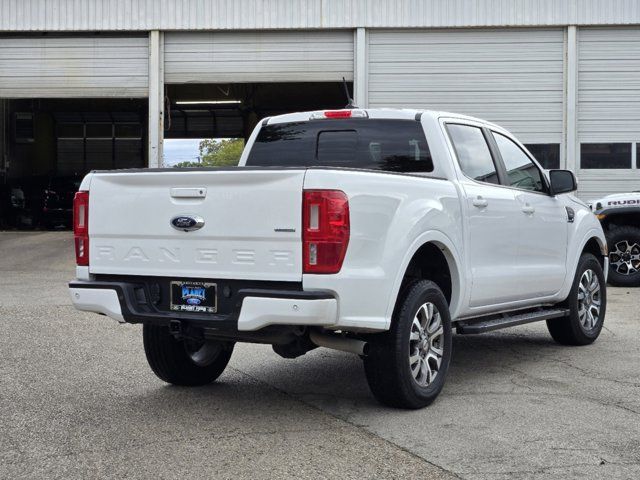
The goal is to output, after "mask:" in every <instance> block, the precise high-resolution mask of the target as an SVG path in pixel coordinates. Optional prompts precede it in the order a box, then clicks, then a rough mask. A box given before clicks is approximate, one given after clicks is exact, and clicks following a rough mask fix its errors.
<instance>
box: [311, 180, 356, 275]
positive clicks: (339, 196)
mask: <svg viewBox="0 0 640 480" xmlns="http://www.w3.org/2000/svg"><path fill="white" fill-rule="evenodd" d="M302 209H303V210H302V225H303V228H302V262H303V267H304V273H338V272H339V271H340V269H341V268H342V262H343V261H344V256H345V254H346V253H347V246H348V245H349V200H348V199H347V196H346V195H345V193H344V192H341V191H339V190H305V191H304V193H303V201H302Z"/></svg>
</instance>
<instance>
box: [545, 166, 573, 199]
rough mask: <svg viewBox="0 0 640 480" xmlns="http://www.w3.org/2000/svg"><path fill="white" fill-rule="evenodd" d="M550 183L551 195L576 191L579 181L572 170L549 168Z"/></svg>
mask: <svg viewBox="0 0 640 480" xmlns="http://www.w3.org/2000/svg"><path fill="white" fill-rule="evenodd" d="M549 183H550V184H551V195H560V194H561V193H569V192H575V191H576V190H577V189H578V181H577V180H576V176H575V175H574V174H573V172H572V171H571V170H549Z"/></svg>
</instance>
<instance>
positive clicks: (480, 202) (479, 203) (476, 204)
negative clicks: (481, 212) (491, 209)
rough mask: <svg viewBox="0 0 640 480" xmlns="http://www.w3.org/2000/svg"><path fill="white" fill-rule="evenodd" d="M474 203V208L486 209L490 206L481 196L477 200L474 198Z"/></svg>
mask: <svg viewBox="0 0 640 480" xmlns="http://www.w3.org/2000/svg"><path fill="white" fill-rule="evenodd" d="M472 203H473V206H474V207H478V208H485V207H486V206H487V205H489V202H487V199H486V198H482V197H481V196H480V195H478V197H477V198H474V199H473V202H472Z"/></svg>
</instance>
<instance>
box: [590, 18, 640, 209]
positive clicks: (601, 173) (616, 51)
mask: <svg viewBox="0 0 640 480" xmlns="http://www.w3.org/2000/svg"><path fill="white" fill-rule="evenodd" d="M612 142H630V143H633V142H640V28H621V27H616V28H580V29H579V30H578V143H579V144H580V143H612ZM577 151H578V152H580V148H579V146H578V150H577ZM579 177H580V196H581V197H584V198H587V197H588V198H596V197H599V196H602V195H604V194H609V193H617V192H627V191H630V190H640V170H638V169H637V168H635V165H634V168H633V169H632V170H628V169H624V170H606V169H604V170H580V173H579Z"/></svg>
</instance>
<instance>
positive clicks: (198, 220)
mask: <svg viewBox="0 0 640 480" xmlns="http://www.w3.org/2000/svg"><path fill="white" fill-rule="evenodd" d="M170 223H171V226H172V227H173V228H175V229H176V230H182V231H183V232H191V231H193V230H199V229H200V228H202V227H203V226H204V218H202V217H199V216H198V215H178V216H177V217H173V218H172V219H171V222H170Z"/></svg>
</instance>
